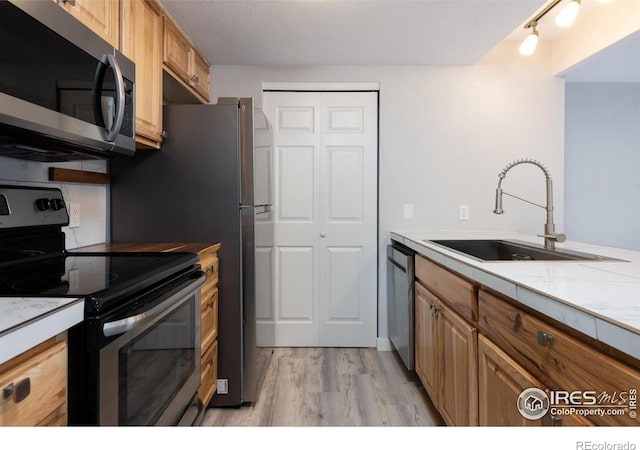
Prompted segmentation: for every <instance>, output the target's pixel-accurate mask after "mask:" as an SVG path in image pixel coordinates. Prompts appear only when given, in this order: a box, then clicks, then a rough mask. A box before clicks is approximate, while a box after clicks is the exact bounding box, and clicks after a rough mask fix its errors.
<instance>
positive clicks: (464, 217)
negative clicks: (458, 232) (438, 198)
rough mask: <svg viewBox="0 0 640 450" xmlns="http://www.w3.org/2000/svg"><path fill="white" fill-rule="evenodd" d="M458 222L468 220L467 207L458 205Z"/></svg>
mask: <svg viewBox="0 0 640 450" xmlns="http://www.w3.org/2000/svg"><path fill="white" fill-rule="evenodd" d="M459 218H460V220H469V205H460V215H459Z"/></svg>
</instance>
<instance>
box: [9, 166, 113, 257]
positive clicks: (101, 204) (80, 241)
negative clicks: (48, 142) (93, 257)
mask: <svg viewBox="0 0 640 450" xmlns="http://www.w3.org/2000/svg"><path fill="white" fill-rule="evenodd" d="M49 167H64V168H67V169H76V170H88V171H92V172H106V171H107V162H106V161H77V162H68V163H40V162H33V161H26V160H19V159H14V158H6V157H0V184H11V185H28V186H46V187H59V188H60V189H61V190H62V194H63V196H64V199H65V202H66V203H67V208H68V207H69V203H77V204H79V205H80V226H79V227H78V228H69V227H64V228H63V229H62V230H63V231H64V233H65V235H66V248H67V249H72V248H77V247H82V246H84V245H91V244H97V243H100V242H105V241H106V237H107V217H108V203H107V195H108V190H109V188H108V186H104V185H96V184H80V183H54V182H51V181H49V180H48V178H49V177H48V172H49Z"/></svg>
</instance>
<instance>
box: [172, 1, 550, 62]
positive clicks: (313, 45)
mask: <svg viewBox="0 0 640 450" xmlns="http://www.w3.org/2000/svg"><path fill="white" fill-rule="evenodd" d="M162 3H163V5H164V6H165V7H166V8H167V10H168V11H169V12H170V13H171V14H172V15H173V17H174V18H175V19H176V21H177V22H178V23H179V24H180V26H181V27H182V28H183V29H184V31H185V32H186V33H187V34H188V35H189V36H190V37H191V39H192V40H193V42H194V43H195V45H196V46H197V47H198V49H199V50H200V51H201V52H202V53H203V55H204V57H205V58H207V60H208V61H209V63H211V64H214V65H222V64H295V65H317V64H321V65H323V64H329V65H345V64H346V65H351V64H355V65H360V64H365V65H367V64H376V65H377V64H380V65H383V64H393V65H405V64H434V65H467V64H474V63H476V62H477V61H478V60H479V59H480V58H481V57H482V56H484V55H485V54H486V53H487V52H488V51H489V50H491V49H492V48H493V47H494V46H495V45H497V44H498V43H499V42H500V41H502V40H503V39H505V38H506V37H508V36H509V35H510V34H511V33H512V32H513V30H514V29H516V28H517V27H519V26H521V25H522V24H523V23H524V22H525V21H526V20H527V19H528V18H529V17H531V16H532V15H533V14H534V13H535V12H536V11H537V10H538V9H539V8H540V7H541V6H542V5H543V4H544V3H545V0H467V1H463V0H440V1H435V0H414V1H404V0H346V1H345V0H342V1H333V0H285V1H270V0H253V1H247V0H233V1H229V0H225V1H221V0H220V1H219V0H163V1H162Z"/></svg>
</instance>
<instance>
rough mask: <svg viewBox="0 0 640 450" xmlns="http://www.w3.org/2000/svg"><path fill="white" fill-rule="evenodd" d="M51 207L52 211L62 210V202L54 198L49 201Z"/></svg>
mask: <svg viewBox="0 0 640 450" xmlns="http://www.w3.org/2000/svg"><path fill="white" fill-rule="evenodd" d="M51 207H52V208H53V209H54V210H56V211H57V210H59V209H62V208H64V201H63V200H62V199H61V198H54V199H52V200H51Z"/></svg>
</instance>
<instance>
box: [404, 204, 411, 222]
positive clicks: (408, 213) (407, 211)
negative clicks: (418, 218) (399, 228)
mask: <svg viewBox="0 0 640 450" xmlns="http://www.w3.org/2000/svg"><path fill="white" fill-rule="evenodd" d="M404 218H405V219H413V205H411V204H409V205H404Z"/></svg>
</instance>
